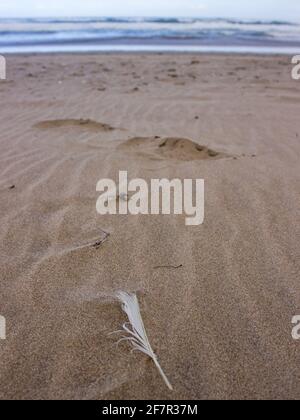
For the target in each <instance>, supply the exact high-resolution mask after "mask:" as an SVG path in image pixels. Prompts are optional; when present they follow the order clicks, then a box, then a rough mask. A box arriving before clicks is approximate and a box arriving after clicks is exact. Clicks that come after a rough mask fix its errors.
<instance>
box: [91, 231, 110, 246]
mask: <svg viewBox="0 0 300 420" xmlns="http://www.w3.org/2000/svg"><path fill="white" fill-rule="evenodd" d="M101 230H102V232H103V233H104V234H105V236H104V238H103V239H100V240H99V241H97V242H95V243H94V244H93V248H95V249H99V248H100V246H101V245H103V244H104V242H106V241H107V239H108V238H109V237H110V233H109V232H105V230H103V229H101Z"/></svg>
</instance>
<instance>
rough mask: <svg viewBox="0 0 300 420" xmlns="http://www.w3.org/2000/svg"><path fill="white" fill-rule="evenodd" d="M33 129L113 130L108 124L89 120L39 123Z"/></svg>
mask: <svg viewBox="0 0 300 420" xmlns="http://www.w3.org/2000/svg"><path fill="white" fill-rule="evenodd" d="M34 127H35V128H39V129H42V130H49V129H52V128H65V127H67V128H68V127H69V128H70V127H75V128H84V129H87V130H91V131H112V130H114V128H113V127H111V126H110V125H108V124H102V123H100V122H97V121H93V120H90V119H86V120H85V119H78V120H77V119H64V120H47V121H41V122H39V123H38V124H35V126H34Z"/></svg>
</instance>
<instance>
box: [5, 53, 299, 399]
mask: <svg viewBox="0 0 300 420" xmlns="http://www.w3.org/2000/svg"><path fill="white" fill-rule="evenodd" d="M289 63H290V58H288V57H268V58H263V57H250V56H244V57H242V56H240V57H239V56H234V57H231V56H206V55H203V56H198V57H196V56H195V55H194V56H191V55H182V56H179V55H172V54H170V55H149V56H147V55H135V56H131V55H94V56H92V55H91V56H89V55H77V56H75V55H74V56H73V55H66V56H63V55H60V56H32V57H25V56H18V57H9V58H8V80H7V81H6V82H3V83H2V82H1V83H0V95H1V103H2V104H3V106H2V107H1V110H0V121H1V136H0V151H1V153H0V200H1V205H0V298H1V301H0V314H1V315H3V316H5V317H6V321H7V340H6V341H1V342H0V378H1V379H0V398H2V399H3V398H8V399H13V398H22V399H29V398H33V399H38V398H42V399H49V398H55V399H64V398H67V399H75V398H79V399H112V398H117V399H131V398H133V399H141V398H144V399H163V398H166V399H173V398H174V399H207V398H217V399H221V398H223V399H225V398H226V399H227V398H228V399H237V398H246V399H250V398H254V399H257V398H258V399H261V398H273V399H279V398H291V399H294V398H300V373H299V366H300V344H299V342H297V341H293V340H292V337H291V331H292V324H291V320H292V317H293V316H294V315H297V314H300V285H299V272H300V270H299V268H300V267H299V251H300V245H299V233H300V232H299V223H296V221H297V220H298V219H299V199H300V190H299V185H300V171H299V158H300V144H299V135H300V119H299V111H300V103H299V101H298V99H299V94H300V83H299V82H296V81H293V80H292V79H291V76H290V72H291V65H290V64H289ZM80 121H88V122H87V123H83V124H82V123H81V122H80ZM105 127H107V128H108V127H111V128H115V129H113V130H112V129H106V128H105ZM121 128H122V129H121ZM132 139H135V140H132ZM136 139H140V140H136ZM141 139H144V140H143V141H142V140H141ZM145 139H146V140H145ZM174 139H180V141H179V142H177V143H176V142H175V140H174ZM165 140H166V143H165V144H163V143H164V141H165ZM178 145H183V150H184V155H183V157H184V159H182V158H181V157H182V155H180V151H179V150H180V149H178ZM144 146H145V147H144ZM159 146H161V147H159ZM197 146H198V147H200V148H201V147H204V149H203V150H195V149H196V148H197ZM209 151H211V152H209ZM209 153H210V154H212V155H213V156H209ZM215 153H218V155H215ZM196 156H197V158H196ZM119 170H128V175H129V177H130V178H139V177H141V178H144V179H146V180H147V181H150V179H151V178H170V179H173V178H179V179H184V178H204V179H205V191H206V200H205V222H204V225H202V226H198V227H186V226H185V223H184V215H183V216H100V215H98V214H97V213H96V200H97V198H98V193H97V192H96V184H97V182H98V180H99V179H101V178H112V179H114V180H117V177H118V172H119ZM181 265H182V266H181ZM157 267H162V268H159V269H157ZM164 267H166V268H164ZM167 267H180V269H168V268H167ZM116 290H125V291H129V292H137V293H138V296H139V302H140V305H141V312H142V315H143V321H144V323H145V328H146V329H147V334H148V336H149V340H150V341H151V345H152V346H153V349H154V351H155V352H157V354H159V360H160V363H161V365H162V366H163V368H164V371H165V373H166V375H167V376H168V378H169V380H170V382H171V383H172V385H173V387H174V391H173V392H172V393H170V392H169V391H168V389H167V387H166V386H165V384H164V383H163V382H162V381H161V379H160V377H159V373H158V372H157V370H156V369H155V367H154V366H153V364H152V363H151V362H150V363H149V361H148V360H147V358H146V357H143V355H141V354H133V355H131V354H130V352H129V351H128V348H127V345H126V343H124V344H121V345H120V346H119V347H116V346H115V339H114V338H112V337H111V336H110V335H109V333H110V332H111V331H115V330H116V329H118V328H119V326H120V325H122V323H123V322H124V314H123V313H122V311H121V308H120V305H118V304H115V303H114V302H112V301H109V300H105V299H103V295H109V294H111V293H113V292H114V291H116Z"/></svg>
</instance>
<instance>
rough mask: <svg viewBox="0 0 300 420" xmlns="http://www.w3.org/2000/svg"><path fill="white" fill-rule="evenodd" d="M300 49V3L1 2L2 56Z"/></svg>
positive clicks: (204, 0) (210, 0) (222, 0)
mask: <svg viewBox="0 0 300 420" xmlns="http://www.w3.org/2000/svg"><path fill="white" fill-rule="evenodd" d="M116 50H120V51H172V50H174V51H218V52H220V51H224V52H226V51H228V52H234V51H236V52H258V53H259V52H261V53H268V52H270V53H274V52H278V53H288V54H290V53H297V52H300V1H299V0H272V1H271V0H240V1H239V2H237V1H236V0H172V2H170V1H169V0H152V1H151V2H149V1H148V0H110V1H107V0H52V1H51V2H49V1H47V0H1V1H0V53H1V52H2V53H9V52H59V51H61V52H68V51H70V52H72V51H73V52H80V51H81V52H90V51H116Z"/></svg>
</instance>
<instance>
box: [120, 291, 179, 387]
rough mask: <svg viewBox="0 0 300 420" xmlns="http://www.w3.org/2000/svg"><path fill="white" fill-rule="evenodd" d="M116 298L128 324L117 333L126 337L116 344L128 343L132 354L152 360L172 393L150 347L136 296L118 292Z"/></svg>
mask: <svg viewBox="0 0 300 420" xmlns="http://www.w3.org/2000/svg"><path fill="white" fill-rule="evenodd" d="M116 298H117V299H118V300H119V301H120V302H121V304H122V309H123V311H124V312H125V313H126V315H127V316H128V320H129V322H125V323H124V324H123V330H122V331H117V332H122V333H124V332H125V333H126V335H123V336H122V338H121V339H120V340H119V341H118V343H120V342H122V341H128V342H129V343H130V344H131V345H132V347H133V348H132V352H134V351H140V352H142V353H144V354H146V355H147V356H149V357H150V358H151V359H152V360H153V362H154V364H155V366H156V367H157V369H158V371H159V373H160V375H161V376H162V378H163V380H164V382H165V384H166V385H167V387H168V388H169V389H170V390H171V391H172V390H173V387H172V385H171V384H170V382H169V380H168V378H167V377H166V375H165V373H164V371H163V370H162V368H161V366H160V364H159V362H158V359H157V356H156V354H155V353H154V351H153V349H152V347H151V345H150V342H149V339H148V336H147V333H146V330H145V326H144V322H143V319H142V316H141V311H140V306H139V302H138V298H137V296H136V294H135V293H126V292H122V291H119V292H117V293H116Z"/></svg>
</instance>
